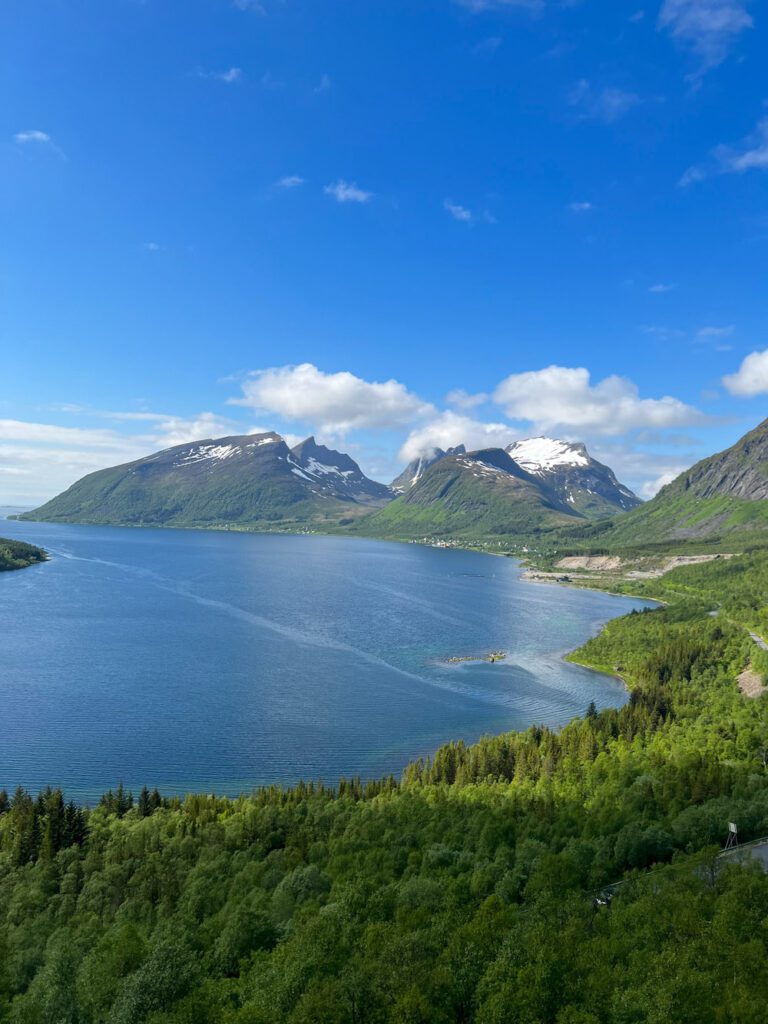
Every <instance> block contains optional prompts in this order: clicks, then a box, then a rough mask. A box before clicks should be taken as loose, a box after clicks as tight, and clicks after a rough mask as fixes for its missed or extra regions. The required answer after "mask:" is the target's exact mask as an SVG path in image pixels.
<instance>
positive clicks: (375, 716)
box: [0, 521, 645, 799]
mask: <svg viewBox="0 0 768 1024" xmlns="http://www.w3.org/2000/svg"><path fill="white" fill-rule="evenodd" d="M0 527H2V531H1V532H2V533H3V534H5V535H6V536H13V537H17V538H19V539H23V540H27V541H31V542H33V543H35V544H40V545H41V546H43V547H45V548H47V549H48V551H49V552H50V553H51V555H52V556H53V557H52V560H51V561H50V562H48V563H46V564H45V565H40V566H34V567H32V568H29V569H24V570H23V571H21V572H14V573H0V630H2V633H1V635H0V636H1V638H0V652H1V653H0V708H1V709H2V713H1V717H0V788H2V787H5V788H7V789H9V790H10V789H12V788H13V787H15V786H16V785H18V784H23V785H24V786H27V787H30V788H33V789H34V788H37V787H39V786H41V785H45V784H48V783H50V784H53V785H62V786H64V787H65V788H66V790H67V792H68V793H69V794H70V795H74V796H78V797H80V798H82V799H90V798H93V797H94V796H95V795H97V794H99V793H101V792H102V791H103V790H104V789H106V788H108V787H109V786H114V785H115V784H116V783H117V782H118V781H120V780H122V781H123V782H125V784H126V785H127V786H130V787H132V788H133V789H137V788H139V787H141V786H142V785H143V784H145V783H146V784H147V785H149V786H150V787H152V786H157V787H158V788H160V789H161V790H162V791H163V792H165V793H177V792H179V793H183V792H187V791H191V790H199V791H207V792H210V791H215V792H219V793H238V792H240V791H243V790H248V789H250V788H251V787H252V786H254V785H256V784H259V783H270V782H278V781H279V782H294V781H296V780H298V779H300V778H315V779H317V778H322V779H324V780H325V781H334V780H336V779H337V778H338V776H340V775H347V776H349V775H353V774H359V775H362V776H363V777H374V776H379V775H382V774H385V773H388V772H394V773H398V772H399V771H400V770H401V769H402V767H403V766H404V765H405V764H406V762H407V761H409V760H410V759H412V758H414V757H417V756H420V755H423V754H427V753H429V752H431V751H432V750H434V748H435V747H437V746H438V745H439V744H440V743H443V742H445V741H446V740H449V739H457V738H459V737H463V738H464V739H466V740H468V741H472V740H476V739H477V738H478V737H479V736H481V735H482V734H483V733H497V732H501V731H503V730H506V729H520V728H525V727H526V726H528V725H530V724H532V723H547V724H549V725H560V724H563V723H565V722H566V721H567V720H568V719H569V718H571V717H572V716H573V715H575V714H580V713H582V712H583V711H584V709H585V708H586V707H587V705H588V704H589V702H590V701H591V700H594V701H595V702H596V703H597V704H598V706H606V705H614V706H617V705H620V704H622V703H623V702H624V700H625V695H624V691H623V689H622V687H621V686H620V684H618V683H616V682H615V681H613V680H611V679H608V678H606V677H603V676H599V675H597V674H594V673H592V672H589V671H587V670H585V669H580V668H578V667H576V666H573V665H568V664H566V663H565V662H563V661H562V655H563V653H565V652H566V651H568V650H570V649H572V648H573V647H575V646H577V645H578V644H579V643H580V642H582V641H583V640H584V639H586V637H587V636H589V635H590V634H592V633H594V632H595V631H596V630H597V629H598V628H599V626H600V625H601V624H602V623H603V622H605V621H606V620H607V619H609V618H612V617H613V616H616V615H621V614H624V613H626V612H627V611H629V610H630V609H631V608H639V607H643V606H644V605H645V602H642V601H637V600H630V599H627V598H616V597H610V596H608V595H605V594H598V593H590V592H587V591H578V590H569V589H566V588H560V587H554V586H537V585H533V584H529V583H524V582H522V581H521V580H520V579H519V573H520V568H519V565H518V563H516V562H515V561H513V560H511V559H502V558H493V557H491V556H487V555H479V554H474V553H472V552H463V551H446V550H436V549H432V548H424V547H418V546H416V545H400V544H388V543H379V542H375V541H366V540H357V539H347V538H331V537H312V536H306V537H304V536H296V537H291V536H263V535H262V536H260V535H257V534H236V533H214V532H210V533H205V532H191V531H183V530H149V529H146V530H138V529H137V530H131V529H120V528H112V527H87V526H59V525H50V524H44V523H17V522H10V521H8V522H2V523H0ZM495 649H502V650H506V651H508V652H509V657H508V659H507V660H506V661H505V662H503V663H497V664H494V665H490V664H486V663H477V664H462V665H457V666H454V665H446V664H445V659H447V658H449V657H451V656H452V655H464V654H482V653H484V652H487V651H490V650H495Z"/></svg>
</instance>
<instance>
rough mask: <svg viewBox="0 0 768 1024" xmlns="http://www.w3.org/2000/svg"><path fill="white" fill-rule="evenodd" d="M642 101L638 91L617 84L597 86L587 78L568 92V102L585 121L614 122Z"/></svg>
mask: <svg viewBox="0 0 768 1024" xmlns="http://www.w3.org/2000/svg"><path fill="white" fill-rule="evenodd" d="M639 102H640V97H639V96H638V95H636V93H633V92H628V91H627V90H625V89H619V88H617V87H616V86H606V87H604V88H595V87H594V86H593V85H592V84H591V83H590V82H589V81H588V80H587V79H586V78H582V79H580V80H579V81H578V82H577V83H576V84H575V85H574V86H573V88H572V89H571V91H570V92H569V94H568V103H569V105H570V106H571V107H573V108H574V110H575V111H576V113H577V115H578V117H579V118H580V119H582V120H585V121H602V122H603V124H612V123H613V122H614V121H618V119H619V118H620V117H623V116H624V115H625V114H627V113H629V111H630V110H632V108H633V107H636V106H637V105H638V103H639Z"/></svg>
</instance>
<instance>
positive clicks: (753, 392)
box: [0, 0, 768, 504]
mask: <svg viewBox="0 0 768 1024" xmlns="http://www.w3.org/2000/svg"><path fill="white" fill-rule="evenodd" d="M767 47H768V12H766V10H765V8H764V6H762V5H760V4H758V3H757V2H752V3H750V2H748V0H654V2H653V3H642V2H638V3H623V2H620V0H613V2H610V3H609V2H606V0H603V2H596V0H581V2H573V0H464V2H460V0H431V2H430V0H424V2H421V3H415V2H414V0H410V2H409V3H406V2H401V0H390V2H389V3H386V4H383V3H381V4H365V3H363V4H361V3H359V2H357V3H353V2H351V0H348V2H347V0H345V2H341V0H329V2H325V3H317V2H314V3H313V2H310V0H261V2H260V3H256V2H255V0H238V2H235V3H233V2H231V0H183V2H182V0H145V2H138V0H109V2H106V3H105V2H104V0H37V2H35V3H34V4H30V3H28V2H23V0H9V2H7V3H6V4H4V5H3V11H2V14H0V48H1V50H2V59H1V60H0V85H1V86H2V91H3V95H4V96H5V97H6V101H5V103H4V104H3V106H2V110H0V217H1V218H2V221H1V223H2V231H1V232H0V342H1V343H2V359H3V367H4V373H3V388H2V391H1V392H0V504H9V503H17V502H18V503H34V502H36V501H38V500H42V499H44V498H47V497H49V496H50V495H52V494H53V493H56V492H57V491H59V490H61V489H62V488H63V487H64V486H67V485H68V484H69V483H71V482H73V481H74V480H75V479H76V478H78V477H79V476H81V475H83V473H85V472H88V471H90V470H92V469H96V468H99V467H101V466H105V465H111V464H115V463H118V462H124V461H127V460H129V459H131V458H135V457H138V456H140V455H142V454H146V453H148V452H149V451H153V450H156V449H157V448H160V447H166V446H167V445H169V444H172V443H178V442H181V441H184V440H188V439H195V438H199V437H206V436H221V435H225V434H228V433H239V432H246V431H249V430H252V429H255V428H258V427H263V428H270V429H276V430H279V431H280V432H283V433H285V434H287V435H288V436H290V437H294V436H295V437H299V436H303V435H306V434H307V433H309V432H314V433H315V434H316V435H317V436H318V437H319V438H321V439H324V440H326V441H329V442H331V443H333V444H335V445H337V446H338V447H341V448H342V449H345V450H348V451H350V452H351V453H352V454H353V455H354V456H355V457H356V458H358V460H359V461H360V462H361V464H362V466H363V468H364V469H366V470H367V471H368V472H369V473H371V475H374V476H377V477H379V478H381V479H385V480H387V479H391V477H392V476H393V475H394V474H395V473H396V471H397V469H398V468H399V466H400V464H401V461H402V460H403V459H404V458H405V457H407V456H408V455H411V454H414V453H415V452H416V451H417V450H418V449H419V448H421V447H425V446H428V445H431V444H443V445H446V444H451V443H458V442H459V441H462V440H463V441H465V442H466V443H467V444H468V445H470V446H472V447H478V446H480V445H481V444H503V443H508V441H509V440H511V439H512V438H514V437H524V436H529V435H531V434H537V433H542V432H545V433H550V434H556V435H559V436H564V437H569V438H576V439H579V440H584V441H586V442H587V443H588V445H589V447H590V449H591V450H593V451H594V453H595V454H596V455H598V456H599V457H600V458H601V459H602V460H603V461H607V462H608V463H609V464H610V465H612V466H613V467H614V468H615V469H616V471H617V472H618V474H619V475H620V477H621V478H622V479H623V480H624V481H625V482H627V483H629V484H630V485H631V486H634V487H635V488H636V489H638V490H639V491H641V493H643V494H644V495H646V496H648V495H650V494H651V493H653V491H654V489H655V488H656V487H657V486H658V484H659V483H660V482H662V481H664V480H666V479H669V478H670V476H671V475H674V474H675V473H676V472H677V471H679V470H681V469H682V468H684V467H686V466H687V465H689V464H690V463H691V462H692V461H695V460H696V459H697V458H700V457H702V456H704V455H707V454H709V453H711V452H712V451H714V450H717V449H719V448H723V447H725V446H726V445H728V444H730V443H732V442H733V441H734V440H735V439H736V438H737V437H739V436H740V435H741V434H742V433H743V432H744V431H745V430H747V429H749V428H750V427H752V426H754V425H755V424H756V423H757V422H759V421H760V420H761V419H762V418H763V417H764V416H765V410H766V402H765V396H766V394H768V332H767V331H766V305H767V303H768V287H766V283H767V282H766V267H767V266H768V261H767V259H766V257H768V193H767V191H766V185H767V184H768V173H767V172H768V105H767V102H766V101H768V70H767V69H766V62H765V57H764V55H765V52H766V48H767Z"/></svg>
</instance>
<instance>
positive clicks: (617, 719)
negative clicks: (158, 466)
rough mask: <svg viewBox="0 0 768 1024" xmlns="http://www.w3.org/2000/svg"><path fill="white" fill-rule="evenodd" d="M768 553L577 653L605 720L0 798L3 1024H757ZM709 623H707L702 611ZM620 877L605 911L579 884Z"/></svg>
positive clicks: (763, 979)
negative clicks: (729, 850)
mask: <svg viewBox="0 0 768 1024" xmlns="http://www.w3.org/2000/svg"><path fill="white" fill-rule="evenodd" d="M766 573H768V558H767V557H766V556H763V555H760V554H753V555H750V556H746V557H744V558H743V559H738V560H736V559H734V560H732V561H728V562H726V561H725V560H722V561H719V562H714V563H709V564H708V565H706V566H694V567H690V568H686V569H681V570H677V571H676V572H675V573H672V574H670V576H669V577H665V578H664V580H662V581H654V582H653V584H651V583H649V586H651V585H658V586H662V587H663V588H664V590H665V593H666V595H667V597H668V598H669V599H670V600H671V601H673V602H674V603H671V604H670V605H668V606H666V607H663V608H659V609H657V610H654V611H648V612H641V613H633V614H631V615H628V616H625V617H624V618H622V619H618V620H615V621H614V622H611V623H610V624H609V625H608V627H607V628H606V629H605V630H603V632H602V633H601V634H600V636H598V637H596V638H594V639H592V640H590V641H589V642H588V643H587V644H585V645H584V647H583V648H581V650H580V651H578V652H576V654H575V655H574V656H573V657H574V660H578V661H580V662H582V663H588V664H592V665H596V666H599V667H602V668H604V669H606V670H608V671H612V672H617V673H620V674H621V675H623V677H624V678H625V679H626V681H627V684H628V686H629V688H630V696H629V700H628V701H627V703H626V704H625V706H624V707H622V708H619V709H609V710H604V711H597V709H596V708H595V707H594V706H590V707H589V708H587V709H585V715H584V717H583V718H579V719H576V720H574V721H573V722H571V723H570V724H569V725H568V726H566V727H565V728H564V729H562V730H560V731H555V730H551V729H545V728H533V729H529V730H527V731H526V732H524V733H509V734H505V735H502V736H497V737H488V738H486V739H483V740H482V741H480V742H479V743H477V744H475V745H472V746H466V745H465V744H462V743H452V744H447V745H445V746H444V747H442V748H440V749H439V750H438V751H437V752H436V753H435V755H434V756H433V757H432V758H430V759H429V760H428V761H420V762H417V763H415V764H412V765H411V766H409V768H408V769H407V770H406V772H405V773H404V776H403V779H402V780H401V781H400V782H399V783H398V782H396V781H395V780H394V779H391V778H390V779H384V780H380V781H378V782H370V783H362V782H361V781H360V780H357V779H352V780H345V781H342V782H341V783H340V784H339V785H338V786H337V787H335V788H333V789H329V788H327V787H324V786H322V785H312V784H308V785H307V784H300V785H299V786H296V787H293V788H291V789H281V788H277V787H274V788H270V789H263V790H259V791H257V792H256V793H254V794H253V795H251V796H249V797H241V798H239V799H236V800H228V799H223V798H216V797H212V796H191V797H188V798H187V799H186V800H185V801H183V802H181V801H178V800H170V801H163V800H161V799H160V797H159V795H157V794H152V793H149V792H148V791H146V790H145V791H143V792H142V793H141V794H140V796H139V797H138V799H136V800H134V799H133V797H132V796H131V794H129V793H126V792H125V791H124V790H123V789H122V787H118V789H117V790H115V791H113V792H112V793H109V794H107V795H106V796H105V797H104V798H103V799H102V801H101V802H100V804H99V805H98V806H96V807H95V808H94V809H92V810H90V811H85V810H83V809H80V808H74V811H73V812H70V823H69V824H67V821H68V819H67V812H68V808H69V807H71V806H73V805H67V804H65V802H64V799H63V796H62V795H61V793H59V792H57V791H50V790H49V791H46V792H45V793H44V794H41V796H40V797H37V798H34V797H32V796H30V795H28V794H26V793H24V792H23V791H19V792H17V794H16V795H15V796H14V797H13V799H11V800H9V799H8V798H7V797H5V796H4V795H3V794H0V1019H8V1020H10V1021H12V1022H14V1024H31V1022H34V1024H44V1022H45V1024H47V1022H50V1024H54V1022H65V1024H101V1022H107V1021H110V1022H120V1024H129V1022H130V1024H139V1022H147V1024H182V1022H183V1024H214V1022H216V1024H218V1022H222V1024H273V1022H277V1021H280V1022H283V1021H285V1022H287V1024H390V1022H391V1024H405V1022H419V1024H451V1022H461V1024H469V1022H472V1024H508V1022H515V1024H517V1022H527V1024H640V1022H643V1024H646V1022H647V1024H666V1022H668V1021H675V1022H682V1024H709V1022H715V1021H723V1022H725V1021H739V1022H746V1024H750V1022H754V1024H758V1022H759V1024H762V1021H764V1019H765V1005H766V1000H768V955H767V954H768V933H766V929H765V926H764V922H765V920H766V919H768V877H767V876H766V875H764V874H763V873H762V871H760V870H759V869H758V868H757V867H756V866H750V865H749V864H748V863H747V864H744V865H741V866H739V865H732V866H725V865H724V864H723V862H719V864H720V866H719V867H717V864H718V862H716V861H715V859H714V853H715V852H716V849H717V847H718V845H720V844H721V843H722V840H723V838H724V836H725V833H726V828H727V822H728V821H729V820H736V821H738V823H739V830H740V834H741V836H742V838H743V839H748V838H750V837H758V836H763V835H766V834H768V771H767V770H766V761H768V752H767V751H766V735H768V699H766V698H761V699H757V700H751V701H750V700H745V699H744V698H743V697H742V695H741V694H740V693H739V691H738V688H737V686H736V684H735V676H736V674H737V673H738V672H739V671H740V670H741V668H742V667H743V665H744V663H745V662H746V660H747V659H748V658H749V657H751V656H753V655H754V647H755V645H754V644H753V642H752V640H751V639H750V638H749V636H748V634H747V632H746V630H745V629H744V625H743V623H746V622H749V623H754V624H759V623H760V622H762V621H763V615H764V605H763V602H764V595H765V593H766V589H765V587H764V582H763V581H764V580H765V579H766ZM715 594H717V595H719V601H718V604H719V606H720V610H719V612H718V614H717V615H716V616H714V617H713V616H711V615H710V614H709V612H710V611H711V610H712V604H713V601H712V597H713V595H715ZM622 877H625V878H626V879H627V880H626V881H625V883H624V884H623V885H622V886H620V887H619V888H618V889H617V890H616V893H615V896H614V898H613V901H612V903H611V905H610V907H603V906H597V905H595V902H594V899H593V895H594V893H595V891H597V890H600V889H601V888H602V887H604V886H605V885H606V884H607V883H610V882H615V881H617V880H618V879H620V878H622Z"/></svg>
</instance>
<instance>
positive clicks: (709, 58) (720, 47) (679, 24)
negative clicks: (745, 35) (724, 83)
mask: <svg viewBox="0 0 768 1024" xmlns="http://www.w3.org/2000/svg"><path fill="white" fill-rule="evenodd" d="M747 6H748V4H747V3H746V2H745V0H664V3H663V5H662V7H661V11H660V13H659V28H660V29H664V30H666V31H668V32H669V33H670V34H671V36H672V38H673V39H676V40H677V41H678V42H679V43H681V44H682V45H683V46H686V47H688V48H689V49H691V50H692V51H693V52H694V53H695V54H696V55H697V56H698V57H699V59H700V61H701V67H700V69H699V70H698V71H697V72H696V74H694V75H693V76H692V77H693V78H694V79H695V78H698V77H700V76H701V75H702V74H703V73H704V72H705V71H707V70H709V69H710V68H713V67H716V66H717V65H718V64H721V63H722V62H723V61H724V60H725V58H726V57H727V56H728V54H729V52H730V50H731V48H732V46H733V43H734V42H735V40H736V39H737V37H738V36H739V35H741V33H742V32H743V31H744V30H745V29H748V28H751V27H752V17H751V15H750V14H749V12H748V11H747Z"/></svg>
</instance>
